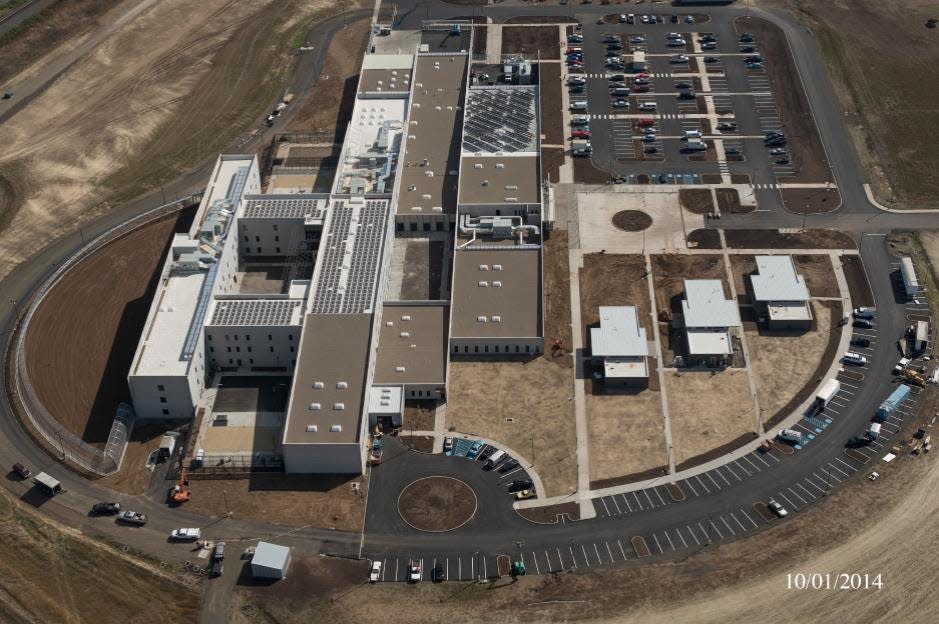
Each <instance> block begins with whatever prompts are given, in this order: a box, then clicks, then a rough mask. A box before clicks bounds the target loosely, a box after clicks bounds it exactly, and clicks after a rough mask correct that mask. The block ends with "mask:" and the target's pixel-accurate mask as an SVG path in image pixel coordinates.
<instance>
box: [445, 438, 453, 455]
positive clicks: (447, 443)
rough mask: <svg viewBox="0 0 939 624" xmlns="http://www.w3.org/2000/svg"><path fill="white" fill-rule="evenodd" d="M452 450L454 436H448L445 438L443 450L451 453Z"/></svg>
mask: <svg viewBox="0 0 939 624" xmlns="http://www.w3.org/2000/svg"><path fill="white" fill-rule="evenodd" d="M452 450H453V438H451V437H450V436H447V437H446V438H444V439H443V452H444V453H449V452H450V451H452Z"/></svg>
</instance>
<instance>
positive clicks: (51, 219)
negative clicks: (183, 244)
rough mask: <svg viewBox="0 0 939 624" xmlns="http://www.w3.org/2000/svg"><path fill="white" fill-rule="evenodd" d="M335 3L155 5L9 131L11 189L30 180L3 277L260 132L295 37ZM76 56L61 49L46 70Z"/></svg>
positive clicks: (0, 241)
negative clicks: (48, 246)
mask: <svg viewBox="0 0 939 624" xmlns="http://www.w3.org/2000/svg"><path fill="white" fill-rule="evenodd" d="M331 1H332V0H317V2H312V3H305V2H298V1H296V0H288V1H287V2H283V3H273V2H270V1H263V0H262V1H260V2H250V3H248V2H231V1H230V0H227V1H226V0H207V1H206V2H199V3H187V2H181V1H179V0H174V1H171V2H156V3H153V4H152V5H151V6H150V7H149V8H148V9H147V10H145V11H143V12H142V13H141V14H140V15H138V16H137V17H136V18H134V19H133V20H130V21H129V22H128V23H127V24H124V25H123V26H121V27H119V28H117V29H116V30H115V32H114V33H113V34H111V35H110V36H108V37H106V38H105V39H104V41H103V42H102V43H101V44H100V45H99V46H97V47H96V48H94V49H93V50H92V51H91V52H90V53H88V54H87V55H85V56H83V57H80V58H78V59H77V60H76V61H75V62H73V63H72V64H71V65H69V67H68V69H67V70H66V71H65V72H64V73H63V74H62V75H61V76H60V77H59V79H57V80H56V81H55V82H54V83H52V84H51V85H50V86H49V87H48V88H47V89H46V90H45V91H44V92H42V94H41V95H39V96H38V97H37V98H36V99H35V100H34V101H33V102H31V103H30V104H29V105H27V106H25V107H24V108H23V109H22V110H21V111H19V112H18V113H17V115H16V123H15V124H4V125H3V126H2V127H0V144H2V145H5V146H7V148H6V149H5V150H4V151H3V154H2V155H0V177H7V178H8V177H10V175H11V172H12V173H13V174H15V173H17V172H22V171H28V176H27V177H25V178H23V180H22V186H23V188H22V190H21V192H20V193H21V194H20V196H19V198H18V201H17V202H16V203H15V204H14V205H13V207H12V209H11V210H9V211H8V212H9V213H10V214H12V217H11V218H10V222H9V225H8V226H7V228H6V229H5V230H4V233H3V236H2V237H0V260H2V262H3V266H2V267H0V276H2V275H6V273H7V272H8V271H9V270H10V269H11V268H12V267H13V266H15V264H16V263H17V262H19V261H21V260H22V259H23V258H24V257H26V256H27V255H28V254H29V253H30V252H31V251H32V250H33V249H34V247H35V245H36V241H45V242H50V243H51V242H54V240H55V239H56V238H57V236H60V235H63V234H64V233H67V232H69V230H70V229H71V228H77V227H79V226H81V225H82V223H84V222H85V221H87V220H91V219H93V218H95V217H98V216H100V215H101V214H103V213H105V212H106V211H108V210H110V209H111V207H112V204H113V202H117V201H121V200H123V199H127V198H130V197H133V196H136V195H137V194H139V193H140V192H141V191H144V190H147V189H150V188H156V186H157V185H158V184H159V183H161V182H162V181H165V180H169V179H173V178H175V177H176V176H177V175H178V174H179V173H181V172H183V171H186V170H188V169H190V168H191V167H192V166H194V165H195V164H197V163H200V162H203V161H204V160H205V159H207V158H209V157H211V156H212V155H214V154H217V153H218V152H219V151H220V150H221V149H222V148H223V147H224V146H226V145H228V144H230V143H231V141H232V140H233V139H234V138H236V137H237V136H238V135H239V134H241V133H242V132H245V131H247V130H248V129H249V128H251V126H252V125H254V124H259V123H260V119H261V115H262V113H263V111H264V110H265V109H266V108H267V107H268V106H270V105H272V103H273V102H274V101H275V100H276V98H277V97H278V95H279V94H280V85H281V82H282V80H283V78H284V76H285V75H286V72H287V69H288V68H289V66H290V64H291V62H292V59H291V56H290V55H289V54H288V51H289V38H290V33H291V32H292V30H293V29H294V28H295V27H296V26H297V25H298V24H301V23H302V22H303V21H304V20H305V19H307V18H309V17H310V16H312V15H313V14H314V13H315V12H316V11H317V10H318V9H322V8H323V7H325V6H327V5H329V4H330V3H331ZM275 5H276V6H275ZM272 6H275V8H273V9H272V8H271V7H272ZM74 52H75V46H74V45H72V44H71V43H70V44H69V45H62V46H55V47H53V48H51V49H50V51H49V53H48V56H47V57H44V58H43V59H42V60H40V61H39V62H40V63H47V62H48V61H49V59H53V58H62V57H65V58H69V57H68V55H69V54H71V53H74ZM258 127H259V126H256V127H255V129H257V128H258ZM63 224H67V227H63Z"/></svg>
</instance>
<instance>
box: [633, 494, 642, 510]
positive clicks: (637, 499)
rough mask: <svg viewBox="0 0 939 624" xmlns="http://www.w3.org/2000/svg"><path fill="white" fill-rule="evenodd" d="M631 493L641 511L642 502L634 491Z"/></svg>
mask: <svg viewBox="0 0 939 624" xmlns="http://www.w3.org/2000/svg"><path fill="white" fill-rule="evenodd" d="M632 495H633V498H634V499H636V504H637V505H639V511H642V510H643V507H642V502H641V501H640V500H639V497H638V496H636V492H635V491H633V492H632Z"/></svg>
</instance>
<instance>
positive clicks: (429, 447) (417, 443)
mask: <svg viewBox="0 0 939 624" xmlns="http://www.w3.org/2000/svg"><path fill="white" fill-rule="evenodd" d="M399 439H400V440H401V444H403V445H404V446H406V447H408V448H409V449H411V450H412V451H417V452H418V453H433V452H434V438H433V436H412V435H403V436H401V437H400V438H399Z"/></svg>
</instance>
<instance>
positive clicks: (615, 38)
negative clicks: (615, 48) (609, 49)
mask: <svg viewBox="0 0 939 624" xmlns="http://www.w3.org/2000/svg"><path fill="white" fill-rule="evenodd" d="M622 41H623V39H622V37H620V36H619V35H606V36H605V37H603V43H622Z"/></svg>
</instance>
